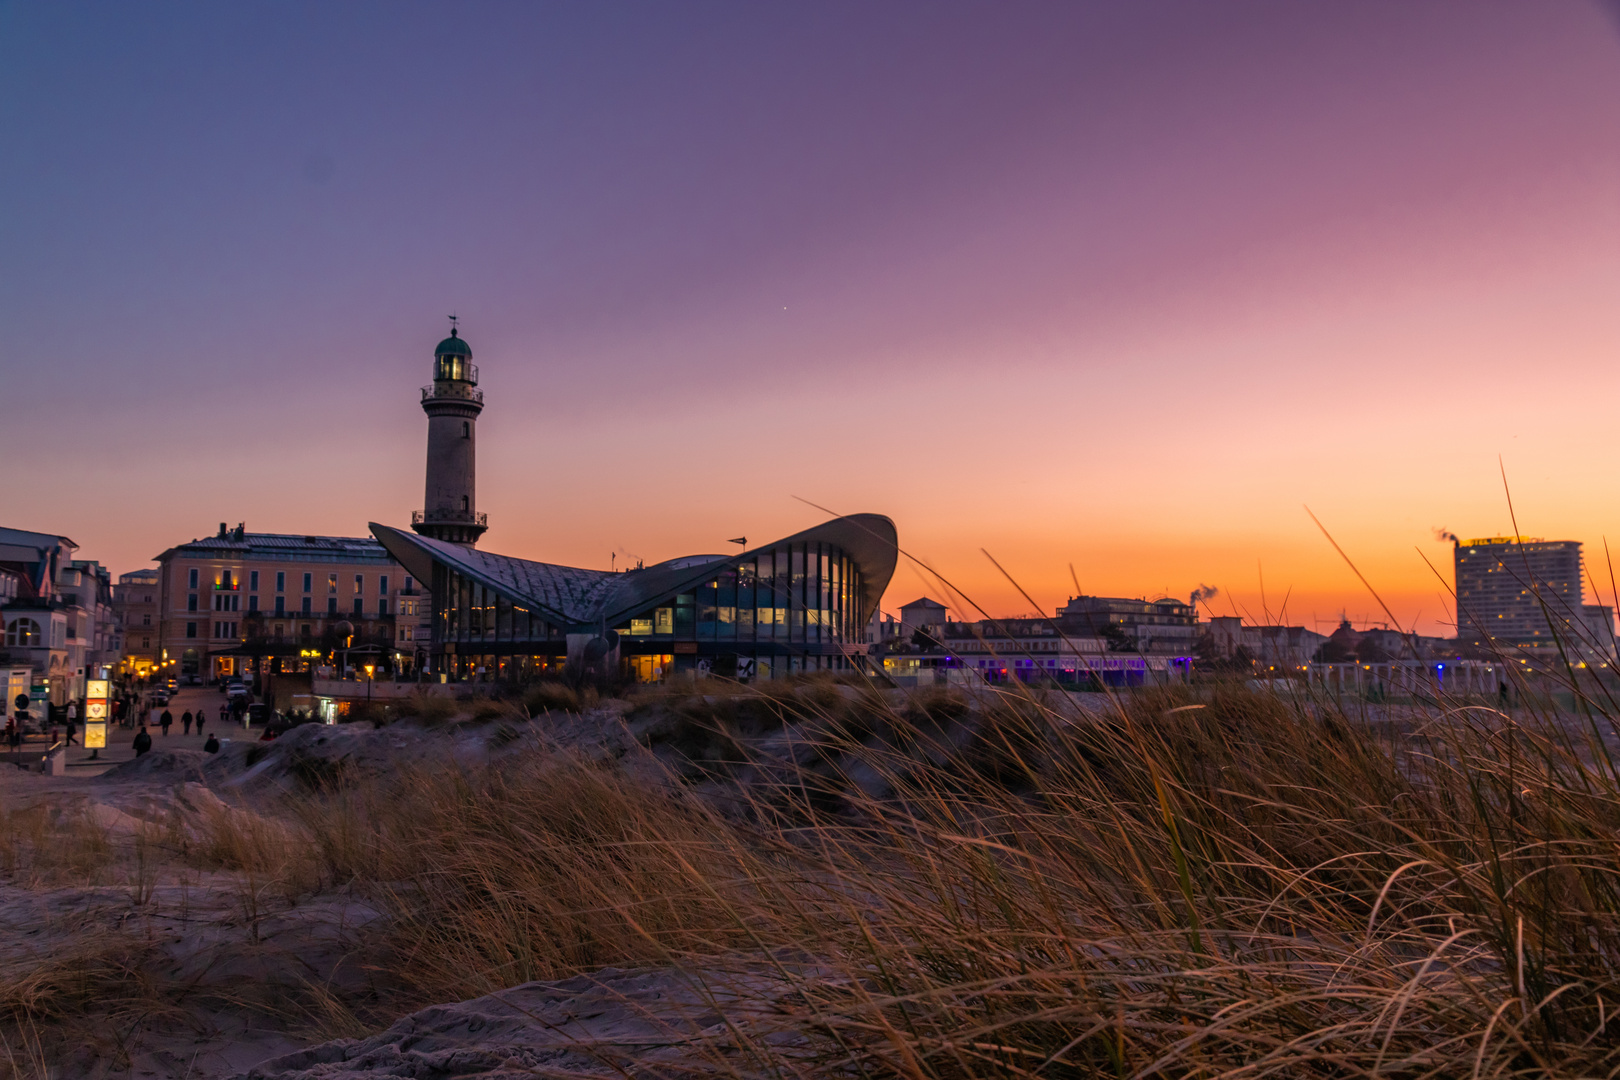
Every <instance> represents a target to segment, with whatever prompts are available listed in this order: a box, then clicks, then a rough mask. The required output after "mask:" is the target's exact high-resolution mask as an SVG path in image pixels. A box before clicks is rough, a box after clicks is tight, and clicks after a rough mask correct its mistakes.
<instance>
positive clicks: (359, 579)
mask: <svg viewBox="0 0 1620 1080" xmlns="http://www.w3.org/2000/svg"><path fill="white" fill-rule="evenodd" d="M365 588H366V575H364V574H356V575H354V595H356V596H359V595H360V594H361V593H362V592H364V591H365Z"/></svg>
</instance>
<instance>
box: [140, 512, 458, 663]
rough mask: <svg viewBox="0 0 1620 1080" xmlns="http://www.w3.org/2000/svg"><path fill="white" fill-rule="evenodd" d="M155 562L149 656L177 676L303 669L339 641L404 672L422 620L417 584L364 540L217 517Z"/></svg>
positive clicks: (424, 608)
mask: <svg viewBox="0 0 1620 1080" xmlns="http://www.w3.org/2000/svg"><path fill="white" fill-rule="evenodd" d="M157 562H158V570H157V577H158V608H159V612H158V619H157V622H158V624H159V625H158V633H157V645H156V647H157V651H158V655H157V662H158V663H159V664H160V665H162V666H163V667H164V668H165V669H166V670H167V671H168V672H169V673H172V674H175V675H177V676H179V677H180V678H181V679H182V680H183V681H188V682H189V681H194V680H201V681H211V680H213V679H217V678H221V677H224V676H228V675H241V674H249V673H252V672H253V669H254V666H255V665H256V664H270V665H274V668H273V669H274V670H281V671H288V670H305V669H307V668H308V667H309V666H310V662H311V661H312V660H316V656H317V654H318V655H320V656H324V655H326V654H329V653H330V652H331V651H332V650H333V649H334V648H338V647H343V648H348V649H351V650H366V651H368V652H371V653H374V654H375V655H376V657H377V661H378V662H379V663H381V664H382V665H383V666H384V667H392V668H393V669H394V670H395V671H399V670H401V669H402V668H403V669H409V668H410V666H411V665H412V664H413V663H414V661H415V659H416V653H417V651H418V650H417V648H416V647H415V639H416V638H417V637H418V636H419V635H421V634H422V633H423V628H424V627H425V626H426V625H429V621H428V619H427V617H426V615H427V613H428V612H429V611H430V610H431V606H430V603H429V601H428V597H427V595H426V593H425V592H424V590H423V589H422V587H421V585H420V583H418V582H417V581H415V580H414V579H413V578H412V576H411V575H410V574H408V573H407V572H405V570H404V569H402V568H401V567H400V565H399V563H397V562H395V561H394V559H393V558H392V557H391V556H390V555H389V554H388V552H387V551H385V550H384V549H383V546H382V545H381V544H379V543H378V542H377V541H375V540H373V539H370V538H369V537H368V538H360V537H347V536H298V535H288V534H282V533H250V532H248V531H247V530H246V528H245V527H244V526H243V525H237V526H236V527H235V528H234V529H232V528H227V527H226V525H225V524H224V523H221V524H220V527H219V532H218V533H217V534H215V535H214V536H211V537H207V538H204V539H198V540H192V541H190V542H189V543H185V544H178V545H176V546H174V547H172V548H169V549H168V550H167V551H165V552H163V553H162V554H161V555H159V556H158V557H157ZM316 662H319V661H318V660H316Z"/></svg>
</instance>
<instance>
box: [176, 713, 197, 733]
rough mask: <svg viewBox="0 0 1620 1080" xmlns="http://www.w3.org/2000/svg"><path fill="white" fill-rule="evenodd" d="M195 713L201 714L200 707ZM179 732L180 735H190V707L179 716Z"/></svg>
mask: <svg viewBox="0 0 1620 1080" xmlns="http://www.w3.org/2000/svg"><path fill="white" fill-rule="evenodd" d="M197 715H198V716H201V715H202V710H201V709H198V710H197ZM180 734H182V735H190V734H191V710H190V709H187V710H186V711H185V712H184V713H182V714H181V716H180Z"/></svg>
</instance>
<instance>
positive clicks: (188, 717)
mask: <svg viewBox="0 0 1620 1080" xmlns="http://www.w3.org/2000/svg"><path fill="white" fill-rule="evenodd" d="M235 704H236V703H235V702H227V703H225V704H223V705H221V706H220V707H219V722H220V723H221V724H226V723H230V722H231V720H232V719H233V718H235V717H237V716H239V715H240V714H241V713H242V711H243V710H241V709H237V708H233V706H234V705H235ZM206 723H208V710H207V709H205V708H201V707H199V708H198V709H197V711H196V712H195V713H193V712H192V711H191V710H190V709H187V710H186V711H185V712H183V713H181V714H180V730H181V733H182V734H185V735H190V734H191V725H192V724H196V725H197V734H198V735H201V734H202V733H203V725H205V724H206ZM151 726H153V727H155V728H157V729H158V730H159V731H161V732H163V735H164V737H165V738H167V737H168V734H169V729H170V728H171V727H173V726H174V713H172V712H170V711H169V710H168V708H167V707H165V708H164V709H163V711H162V712H159V711H158V710H157V709H153V710H152V721H151ZM146 728H147V725H146V724H142V725H141V729H140V730H139V731H137V732H136V733H135V741H134V743H132V744H131V745H132V746H134V748H135V756H136V757H140V756H141V755H142V754H144V753H146V752H148V751H149V750H151V749H152V734H151V732H149V731H147V730H146ZM203 749H204V750H206V751H207V752H208V753H210V754H217V753H218V752H219V736H217V735H214V734H212V733H210V734H209V736H208V740H207V741H206V742H204V743H203Z"/></svg>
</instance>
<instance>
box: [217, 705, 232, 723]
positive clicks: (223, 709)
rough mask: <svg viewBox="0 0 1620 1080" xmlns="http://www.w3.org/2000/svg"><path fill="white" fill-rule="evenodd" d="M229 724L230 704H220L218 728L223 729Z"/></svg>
mask: <svg viewBox="0 0 1620 1080" xmlns="http://www.w3.org/2000/svg"><path fill="white" fill-rule="evenodd" d="M230 722H231V703H230V702H228V701H226V702H221V703H220V706H219V726H220V727H224V726H225V725H226V724H228V723H230Z"/></svg>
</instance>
